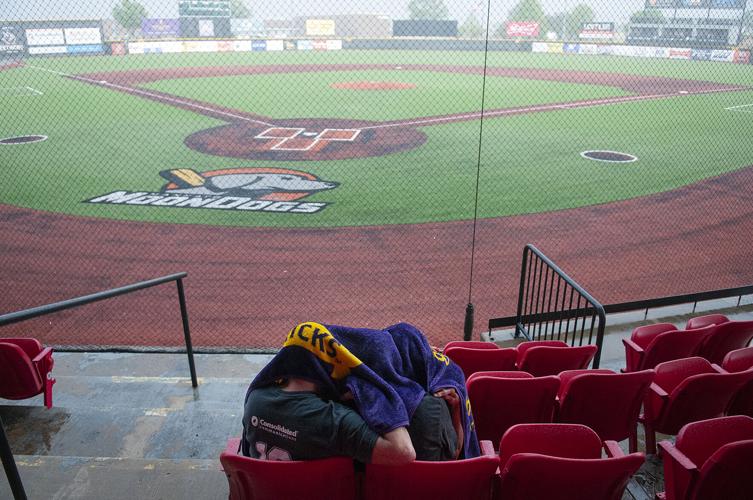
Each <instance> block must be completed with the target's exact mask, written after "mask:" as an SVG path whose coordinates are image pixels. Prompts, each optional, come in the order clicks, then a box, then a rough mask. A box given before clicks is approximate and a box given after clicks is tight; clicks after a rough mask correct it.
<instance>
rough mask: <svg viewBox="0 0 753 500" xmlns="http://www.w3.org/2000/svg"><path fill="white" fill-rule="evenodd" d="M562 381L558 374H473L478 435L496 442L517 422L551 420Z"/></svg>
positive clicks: (470, 390) (471, 387)
mask: <svg viewBox="0 0 753 500" xmlns="http://www.w3.org/2000/svg"><path fill="white" fill-rule="evenodd" d="M559 384H560V382H559V379H557V377H540V378H533V377H530V375H529V378H517V377H516V378H502V377H489V376H479V374H478V373H475V374H473V375H472V376H471V378H470V379H469V380H468V383H467V387H468V398H469V399H470V401H471V408H472V409H473V421H474V424H475V427H476V434H477V435H478V438H479V439H480V440H489V441H491V442H492V443H493V444H494V445H495V446H497V445H498V444H499V441H500V439H501V438H502V435H503V434H504V433H505V431H507V429H509V428H510V427H512V426H513V425H515V424H522V423H538V422H551V421H552V416H553V414H554V405H555V396H556V395H557V389H558V388H559Z"/></svg>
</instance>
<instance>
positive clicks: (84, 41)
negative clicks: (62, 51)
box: [63, 28, 102, 45]
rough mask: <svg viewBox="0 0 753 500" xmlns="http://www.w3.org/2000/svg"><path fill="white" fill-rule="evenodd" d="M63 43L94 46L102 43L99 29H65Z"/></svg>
mask: <svg viewBox="0 0 753 500" xmlns="http://www.w3.org/2000/svg"><path fill="white" fill-rule="evenodd" d="M63 33H64V34H65V43H66V44H67V45H96V44H100V43H102V33H101V32H100V31H99V28H65V29H63Z"/></svg>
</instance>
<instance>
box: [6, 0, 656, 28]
mask: <svg viewBox="0 0 753 500" xmlns="http://www.w3.org/2000/svg"><path fill="white" fill-rule="evenodd" d="M139 1H140V3H141V4H142V5H144V6H145V7H146V9H147V12H148V14H149V17H177V16H178V2H177V0H169V1H165V0H139ZM518 1H519V0H492V2H491V22H492V24H495V23H499V22H501V21H503V20H504V19H505V18H506V17H507V13H508V12H509V11H510V9H511V8H512V7H513V6H514V5H515V4H516V3H517V2H518ZM408 2H409V0H382V1H380V0H316V1H313V0H247V1H246V5H248V6H249V7H251V9H252V11H253V17H254V18H256V19H288V18H292V17H296V16H325V15H328V14H382V15H386V16H389V17H390V18H392V19H406V18H407V17H408V9H407V5H408ZM116 3H118V0H59V1H50V0H0V20H8V21H11V20H40V19H55V20H61V19H111V18H112V7H113V5H115V4H116ZM579 3H586V4H588V5H590V6H591V8H593V10H594V12H595V14H596V21H614V22H625V21H627V19H628V17H629V16H630V15H631V14H632V13H633V12H635V11H637V10H640V9H641V8H642V7H643V5H644V0H611V1H610V0H541V4H542V6H543V7H544V10H545V12H546V13H548V14H551V13H555V12H562V11H565V10H569V9H571V8H572V7H573V6H575V5H577V4H579ZM445 5H447V7H448V9H449V12H450V16H449V17H450V19H456V20H458V21H460V22H462V21H463V20H465V19H466V18H467V17H468V15H469V14H470V13H471V12H474V11H476V12H485V11H486V8H487V1H485V0H482V1H480V2H479V1H478V0H445ZM477 17H479V18H481V16H480V15H479V16H477Z"/></svg>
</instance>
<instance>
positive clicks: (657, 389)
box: [648, 382, 669, 399]
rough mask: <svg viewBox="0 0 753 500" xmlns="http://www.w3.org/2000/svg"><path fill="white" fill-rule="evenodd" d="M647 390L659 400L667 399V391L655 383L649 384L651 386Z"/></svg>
mask: <svg viewBox="0 0 753 500" xmlns="http://www.w3.org/2000/svg"><path fill="white" fill-rule="evenodd" d="M648 388H649V390H651V391H652V392H653V393H655V394H656V395H657V396H659V397H660V398H661V399H667V398H668V397H669V394H667V391H665V390H664V389H662V388H661V386H660V385H658V384H657V383H656V382H651V385H650V386H649V387H648Z"/></svg>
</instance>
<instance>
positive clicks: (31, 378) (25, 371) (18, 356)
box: [0, 342, 44, 399]
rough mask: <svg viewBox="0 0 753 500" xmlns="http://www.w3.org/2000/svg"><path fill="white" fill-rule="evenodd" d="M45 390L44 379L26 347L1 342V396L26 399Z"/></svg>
mask: <svg viewBox="0 0 753 500" xmlns="http://www.w3.org/2000/svg"><path fill="white" fill-rule="evenodd" d="M43 390H44V384H43V381H42V379H41V377H40V376H39V373H38V372H37V369H36V367H35V366H34V364H33V363H32V362H31V359H30V358H29V356H28V355H27V354H26V352H25V351H24V349H22V348H21V347H20V346H18V345H17V344H11V343H8V342H0V398H5V399H26V398H30V397H32V396H36V395H37V394H39V393H41V392H42V391H43Z"/></svg>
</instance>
